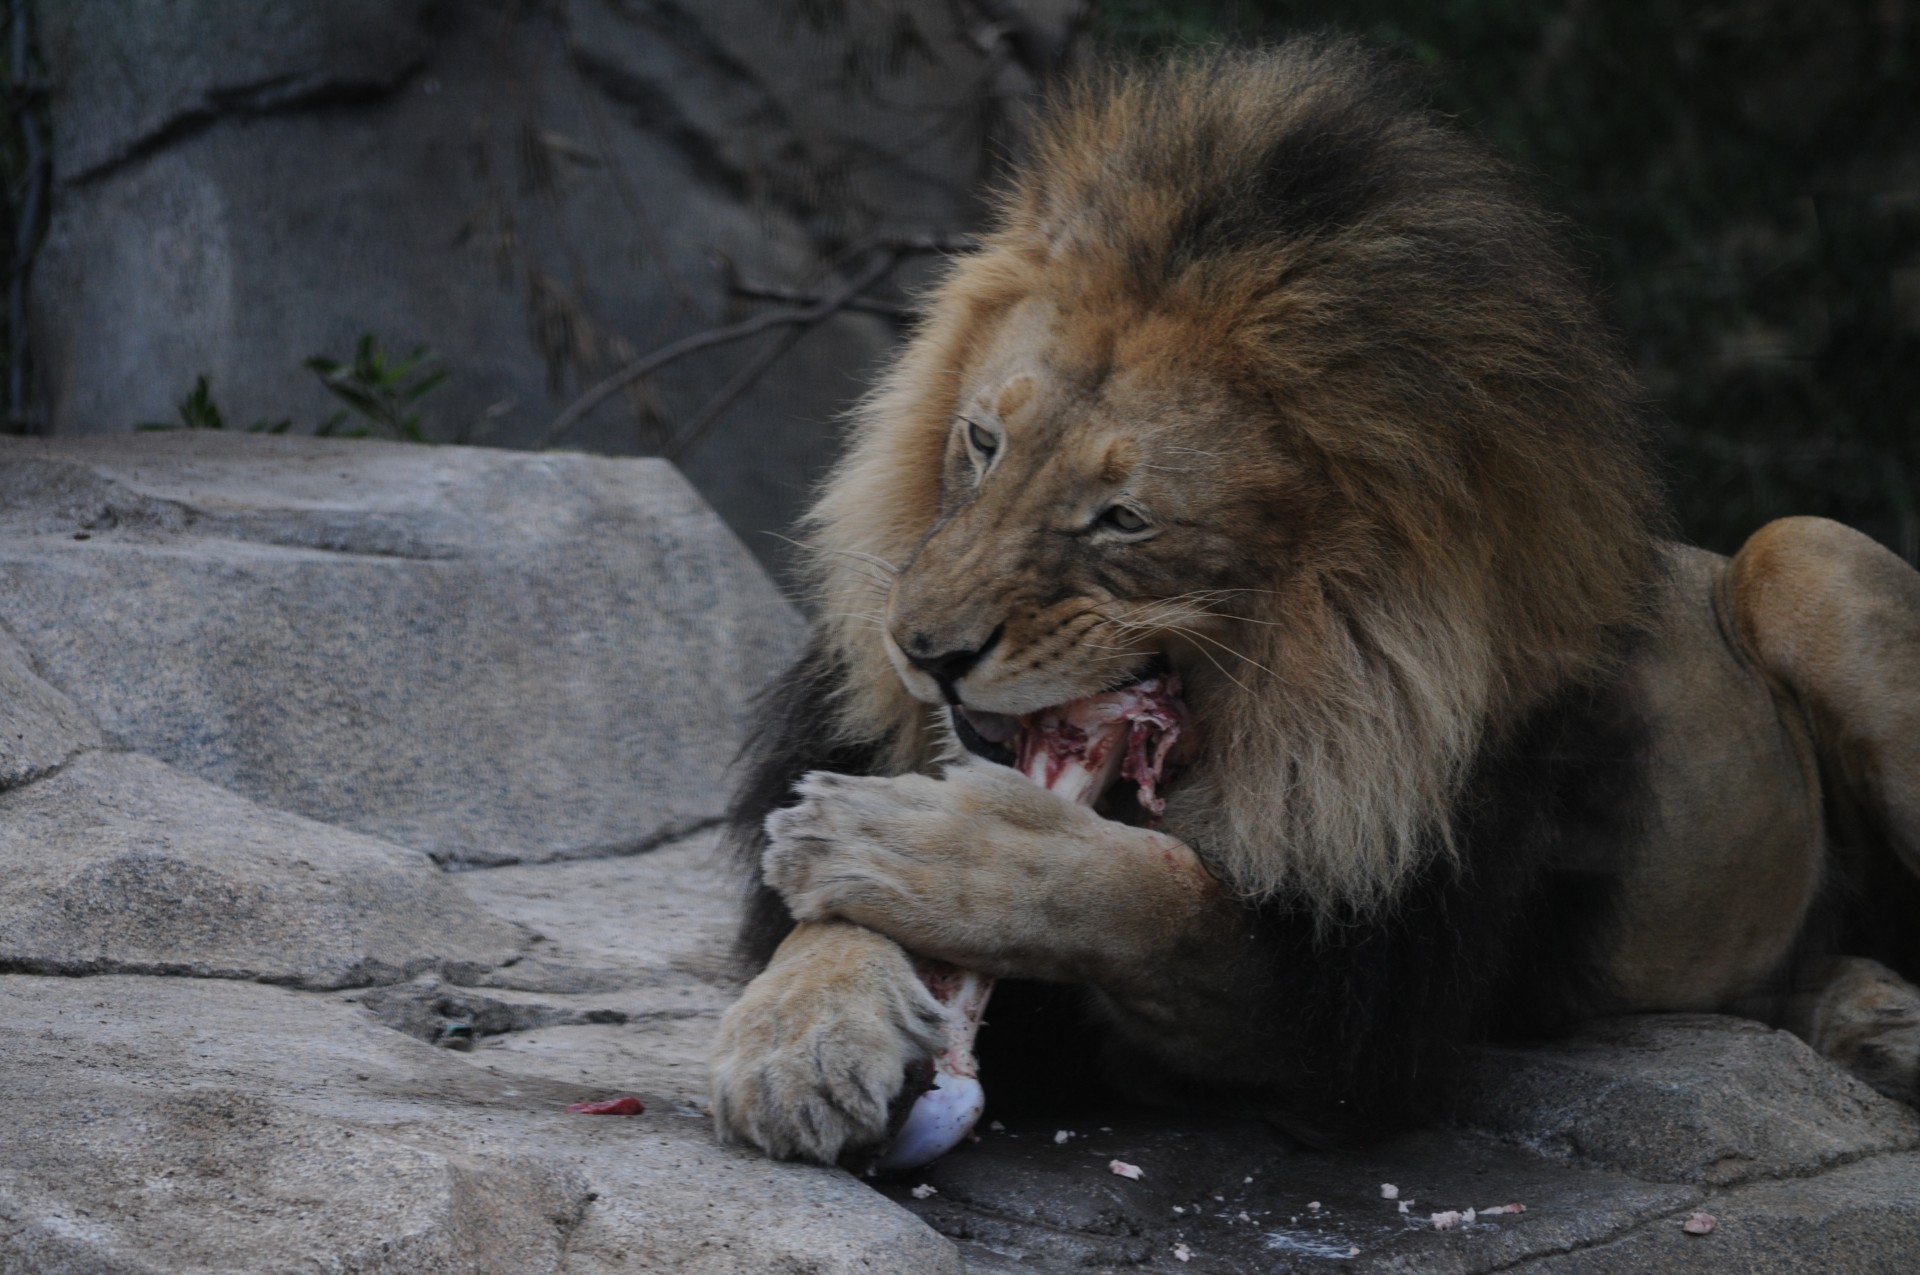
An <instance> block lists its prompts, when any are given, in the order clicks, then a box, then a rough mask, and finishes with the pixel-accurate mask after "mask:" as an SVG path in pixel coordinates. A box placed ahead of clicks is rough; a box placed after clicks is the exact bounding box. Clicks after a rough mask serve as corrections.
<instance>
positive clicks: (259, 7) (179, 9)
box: [41, 0, 427, 181]
mask: <svg viewBox="0 0 1920 1275" xmlns="http://www.w3.org/2000/svg"><path fill="white" fill-rule="evenodd" d="M49 8H50V9H51V10H52V11H51V12H50V13H49V14H48V15H47V17H48V19H50V20H49V21H46V22H45V23H44V25H43V28H42V37H41V38H42V39H43V41H44V42H45V45H46V54H47V57H48V59H49V61H50V62H51V63H52V64H53V65H55V66H58V67H60V68H62V70H63V72H64V74H63V75H62V76H61V78H59V79H58V80H56V82H55V84H54V89H53V91H54V94H55V96H56V99H57V101H58V104H59V109H58V110H57V111H55V112H54V114H53V158H54V164H55V165H56V169H55V175H56V176H57V177H59V178H61V179H63V180H66V181H73V180H76V179H81V180H84V179H85V178H86V177H87V176H88V175H89V174H93V173H97V172H98V171H99V170H101V169H102V168H105V167H107V166H110V165H112V164H114V163H116V162H119V161H122V160H125V159H126V158H127V157H128V156H130V155H133V154H135V153H136V152H138V151H139V150H140V148H142V147H144V146H151V145H153V144H154V143H155V142H156V141H157V140H159V139H163V138H165V137H167V136H169V135H172V134H177V133H179V132H181V131H183V130H185V129H188V128H191V127H193V126H195V125H197V124H203V123H206V122H209V121H211V120H212V119H215V118H218V117H219V116H221V115H223V114H240V113H246V112H253V111H263V110H274V109H286V108H287V107H290V106H293V105H296V104H301V103H312V102H316V101H317V100H318V99H321V98H323V97H326V96H329V95H331V96H333V97H335V98H338V97H341V96H352V95H355V94H366V93H377V92H379V91H381V90H384V89H386V88H389V87H391V86H392V85H393V84H394V83H395V82H396V81H397V80H399V79H400V77H401V76H403V75H404V74H405V73H406V72H407V71H408V69H409V68H410V67H411V66H412V65H413V64H415V63H417V62H418V61H419V60H420V59H421V57H422V56H423V55H424V52H425V41H424V39H423V37H424V35H425V32H424V31H423V30H422V28H421V22H420V18H421V14H422V11H423V10H425V9H426V8H427V5H426V4H425V3H424V2H423V0H413V2H412V3H396V2H395V0H329V3H327V4H326V5H324V6H320V5H302V4H273V3H260V2H259V0H148V2H147V3H143V4H134V5H113V6H108V5H99V4H86V3H62V4H58V5H52V6H49Z"/></svg>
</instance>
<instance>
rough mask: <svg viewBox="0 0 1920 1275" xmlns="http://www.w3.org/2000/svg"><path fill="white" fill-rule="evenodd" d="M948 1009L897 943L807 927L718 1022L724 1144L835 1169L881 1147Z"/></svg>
mask: <svg viewBox="0 0 1920 1275" xmlns="http://www.w3.org/2000/svg"><path fill="white" fill-rule="evenodd" d="M941 1017H942V1016H941V1009H940V1005H939V1002H937V1001H936V1000H935V999H934V998H933V995H932V993H930V992H929V991H928V990H927V988H926V986H925V985H924V984H923V983H922V982H921V981H920V978H919V976H918V975H917V974H916V973H915V972H914V968H913V963H912V961H911V959H910V958H909V957H908V956H907V954H906V953H905V952H903V951H902V950H901V949H900V948H899V947H898V946H897V945H895V944H894V943H892V942H891V941H889V940H887V939H884V938H882V937H880V936H879V935H877V934H873V933H872V932H870V931H866V930H861V929H858V928H857V927H854V926H850V925H841V924H833V925H803V926H802V927H800V929H799V930H797V931H796V932H795V934H794V936H793V937H792V938H790V939H789V940H788V943H787V945H786V946H783V947H782V949H781V952H780V954H778V955H776V957H775V959H774V963H773V964H772V965H770V966H769V967H768V968H767V970H766V972H765V973H763V974H761V975H760V977H759V978H756V979H755V980H753V982H752V983H750V984H748V985H747V989H746V992H745V993H744V994H743V995H742V996H741V998H740V1000H739V1001H738V1002H736V1003H735V1004H734V1006H733V1007H732V1008H731V1009H729V1010H728V1011H727V1013H726V1015H725V1016H724V1017H723V1018H722V1019H721V1020H720V1030H719V1033H718V1036H717V1037H716V1039H715V1042H714V1047H713V1050H712V1053H711V1055H710V1058H709V1064H710V1073H711V1076H712V1081H711V1092H712V1105H713V1119H714V1125H715V1128H716V1130H717V1131H718V1133H719V1135H720V1137H721V1139H722V1140H723V1141H726V1142H731V1143H736V1144H740V1145H745V1146H751V1147H755V1148H758V1149H759V1150H761V1151H763V1152H765V1153H766V1154H767V1155H770V1156H773V1157H774V1158H776V1159H783V1160H812V1161H816V1162H818V1163H821V1164H832V1163H833V1162H835V1161H836V1160H838V1159H840V1157H841V1156H843V1155H845V1154H847V1153H848V1152H856V1151H860V1150H863V1149H866V1148H875V1149H877V1148H878V1146H879V1144H880V1142H881V1141H882V1140H883V1139H884V1138H885V1137H886V1134H887V1121H888V1115H889V1111H890V1108H891V1107H892V1105H893V1102H894V1100H895V1098H896V1097H898V1096H899V1094H900V1092H901V1090H902V1089H903V1087H904V1086H905V1084H906V1080H907V1074H908V1070H909V1068H911V1067H913V1066H914V1065H916V1064H919V1063H923V1062H924V1061H925V1060H926V1059H927V1058H929V1057H931V1056H932V1055H933V1054H934V1053H935V1052H937V1051H938V1050H939V1048H940V1035H939V1033H940V1026H941Z"/></svg>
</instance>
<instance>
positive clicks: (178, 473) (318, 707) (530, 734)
mask: <svg viewBox="0 0 1920 1275" xmlns="http://www.w3.org/2000/svg"><path fill="white" fill-rule="evenodd" d="M0 494H3V495H4V497H5V499H4V503H0V623H3V624H4V625H5V626H6V627H7V629H8V630H9V631H10V632H11V633H12V634H13V635H14V637H15V638H16V639H17V640H18V642H19V643H20V645H21V646H22V647H24V648H25V649H26V650H27V651H28V652H29V653H30V655H31V656H32V658H33V660H34V661H35V663H36V666H37V667H38V669H39V672H40V675H41V676H42V677H43V678H44V679H45V680H47V681H48V682H50V683H51V684H52V685H53V686H54V687H56V688H57V689H59V690H60V691H61V692H63V693H64V694H65V695H67V696H68V697H70V698H71V699H72V700H74V701H75V702H76V703H78V704H79V705H80V706H81V707H82V708H83V709H84V710H85V711H86V712H87V713H89V714H90V715H91V716H92V718H93V719H94V720H95V721H97V722H98V723H99V724H100V726H101V727H102V729H103V730H104V732H105V734H106V736H107V738H108V739H110V740H111V741H112V742H113V743H114V744H115V745H116V746H118V747H122V748H128V749H135V750H138V751H141V752H145V753H148V754H150V755H152V756H155V757H158V758H161V759H162V760H164V761H166V762H168V763H169V764H171V765H174V766H177V767H179V768H180V769H182V770H185V771H187V772H189V773H191V774H194V775H196V776H198V777H200V778H203V779H206V780H208V781H210V782H213V783H218V784H223V785H226V786H229V787H231V788H233V789H234V790H235V791H237V792H239V793H241V794H243V795H246V796H249V797H253V798H255V799H256V800H259V801H261V802H264V803H266V804H269V805H274V806H278V807H281V808H283V809H287V810H292V811H295V812H298V813H301V814H306V815H309V816H311V817H314V818H319V819H324V820H328V821H331V822H335V823H339V824H343V825H345V826H347V827H350V828H353V829H355V830H357V831H361V832H365V833H368V834H370V835H374V836H379V837H384V838H387V839H390V840H393V841H397V842H399V843H401V844H403V845H407V846H410V847H414V848H417V849H423V850H426V851H428V852H429V853H431V854H432V855H434V856H435V857H437V858H440V859H443V860H453V861H462V862H513V861H518V860H537V859H551V858H563V857H573V856H583V855H595V854H605V853H610V852H616V851H630V850H633V849H637V848H641V847H644V846H646V845H649V844H652V843H654V842H656V841H658V840H660V839H662V838H665V837H670V836H674V835H678V834H679V833H682V832H685V831H687V830H689V829H692V828H695V827H698V826H700V825H701V824H702V823H704V822H708V821H711V820H713V819H715V818H716V817H717V816H718V815H719V814H720V812H721V810H722V808H723V803H724V788H725V779H724V776H725V772H726V768H727V765H728V764H729V763H730V761H731V760H732V758H733V755H734V752H735V751H736V750H737V748H738V747H739V742H740V737H741V730H742V723H743V721H744V712H745V707H746V704H747V702H748V701H749V699H750V698H751V695H752V693H753V692H754V691H755V690H756V689H757V688H758V687H760V686H761V685H763V684H764V683H765V682H766V681H768V680H769V679H771V678H772V677H773V676H775V675H776V674H777V673H778V672H779V671H780V670H782V669H784V668H785V667H786V665H787V664H788V663H789V662H790V660H791V659H792V657H793V655H794V654H795V652H796V648H797V643H798V641H799V624H798V621H797V619H796V618H795V617H794V615H793V613H792V612H791V610H790V609H789V608H788V607H787V605H786V603H784V602H783V601H781V599H780V598H779V596H778V595H777V593H776V592H775V591H774V590H773V589H772V587H771V586H770V585H769V584H768V582H767V581H766V579H765V578H764V576H763V575H762V574H761V573H760V571H759V570H758V568H757V567H756V566H755V565H754V563H753V561H752V559H751V558H750V557H749V556H748V555H747V554H746V553H745V552H744V551H743V550H742V549H741V548H740V546H739V544H738V543H737V542H736V541H734V540H733V539H732V538H731V537H730V536H728V535H727V534H726V532H725V530H724V529H723V528H722V527H721V526H720V524H719V523H718V521H717V520H716V519H715V518H714V517H713V515H712V513H711V512H710V511H709V510H707V509H706V508H705V507H704V506H703V505H702V504H701V503H700V501H699V498H698V497H697V496H695V495H694V493H693V492H692V491H691V490H690V489H689V488H688V487H687V486H686V484H685V483H684V482H683V481H682V480H681V479H680V478H679V477H678V475H677V474H675V473H674V472H673V470H672V469H671V468H670V467H669V466H667V465H665V464H663V463H660V462H657V461H606V460H594V459H590V458H587V457H579V456H563V455H546V456H527V455H524V454H516V453H506V452H490V451H482V450H475V449H455V448H421V447H415V446H411V445H403V444H387V443H380V442H375V441H371V440H353V441H332V440H321V439H297V438H265V437H251V436H244V435H226V434H217V433H208V432H201V433H195V434H150V435H138V436H135V437H133V438H117V439H111V438H96V439H62V440H51V441H27V440H4V441H0Z"/></svg>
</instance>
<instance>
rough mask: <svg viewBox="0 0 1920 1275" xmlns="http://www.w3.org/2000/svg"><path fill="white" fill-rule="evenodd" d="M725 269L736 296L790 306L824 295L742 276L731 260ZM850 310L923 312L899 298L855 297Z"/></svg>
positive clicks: (905, 315)
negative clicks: (784, 303)
mask: <svg viewBox="0 0 1920 1275" xmlns="http://www.w3.org/2000/svg"><path fill="white" fill-rule="evenodd" d="M723 268H724V269H725V270H726V272H727V291H728V292H730V293H732V294H733V295H734V296H736V297H751V298H752V299H753V300H755V301H784V302H786V303H787V304H788V305H806V306H810V305H818V304H820V301H821V294H820V293H818V292H807V291H805V290H804V289H801V288H788V287H785V286H783V285H781V284H777V283H756V282H754V281H753V280H751V279H742V278H741V277H740V276H739V275H738V274H737V273H735V271H734V267H733V263H732V262H727V263H726V265H725V266H724V267H723ZM847 309H849V310H861V311H864V312H866V313H867V314H879V315H884V316H886V317H887V318H889V319H902V320H905V319H912V318H915V317H916V316H918V315H919V313H920V312H919V311H918V310H916V309H914V307H912V306H909V305H902V304H901V303H900V302H898V301H883V300H881V299H880V298H879V297H855V298H853V300H851V301H849V302H847Z"/></svg>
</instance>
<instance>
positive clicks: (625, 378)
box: [534, 248, 900, 448]
mask: <svg viewBox="0 0 1920 1275" xmlns="http://www.w3.org/2000/svg"><path fill="white" fill-rule="evenodd" d="M899 259H900V252H899V250H896V249H892V248H887V249H883V250H882V251H880V252H879V253H878V254H876V255H875V256H874V258H873V260H872V261H870V262H868V263H867V265H866V268H865V269H863V270H861V271H860V272H859V273H858V274H856V275H854V276H853V277H852V278H851V279H849V280H847V282H846V283H844V284H842V285H841V286H840V287H838V288H836V289H835V290H834V291H832V292H830V293H828V294H827V295H826V296H823V297H821V298H820V299H819V301H817V302H816V303H815V304H813V305H809V306H804V307H802V308H800V309H798V310H769V311H768V312H766V313H765V314H756V315H754V316H753V317H752V318H750V319H742V320H741V321H740V322H738V323H732V324H728V325H727V326H726V327H723V328H712V329H709V330H708V331H705V332H695V333H694V334H693V335H691V336H686V337H682V338H680V339H679V340H678V341H675V342H672V343H671V344H669V345H664V346H661V347H660V348H659V349H657V350H655V351H654V352H653V353H651V354H647V355H644V356H642V357H640V358H638V359H635V360H634V361H633V362H631V363H629V364H627V365H626V366H625V367H623V368H621V369H620V370H619V371H617V372H615V373H613V374H612V375H611V376H608V377H606V378H605V379H603V380H601V381H600V383H599V384H597V385H595V386H594V387H593V388H592V389H590V390H588V391H587V392H586V393H585V394H582V395H581V396H580V397H579V398H577V399H575V400H574V401H573V403H572V404H571V405H569V406H568V407H567V409H566V410H565V411H563V412H561V413H560V414H559V415H558V416H556V417H554V418H553V421H552V423H550V424H549V425H548V426H547V428H546V429H545V431H543V432H542V433H541V435H540V437H539V439H538V440H536V441H535V443H534V447H535V448H540V447H545V446H547V445H548V444H549V443H551V442H552V440H553V439H555V438H557V437H558V436H560V435H561V434H563V433H565V432H566V431H567V430H569V429H571V428H573V426H575V425H576V424H578V423H579V422H580V420H581V418H582V417H584V416H586V414H587V413H588V412H591V411H592V410H593V409H594V408H596V407H598V406H600V404H602V403H604V402H606V400H607V399H609V398H611V397H613V396H614V395H615V394H617V393H619V392H620V391H621V390H622V389H624V388H625V387H626V386H628V385H631V384H633V382H635V381H637V380H639V379H640V378H641V377H643V376H646V375H647V374H649V373H651V372H656V371H658V370H659V369H661V368H663V367H665V366H666V365H667V364H669V363H672V362H673V361H674V360H676V359H682V358H685V357H686V356H687V355H689V354H693V353H696V352H697V351H700V350H706V349H711V348H713V347H714V346H716V345H729V344H731V343H733V342H735V341H744V340H746V339H747V338H748V337H750V336H756V335H758V334H759V333H761V332H765V331H767V330H768V329H770V328H777V327H785V326H788V325H791V324H801V325H810V324H815V323H819V322H821V321H822V320H825V319H829V318H832V317H833V316H834V315H835V314H838V313H839V312H840V311H842V310H844V309H846V308H847V305H848V303H849V302H851V301H852V300H853V299H854V298H855V297H857V296H859V295H860V294H861V293H863V292H865V291H866V290H867V289H868V288H871V287H872V286H873V285H874V284H876V283H878V282H879V281H880V280H881V279H882V278H884V277H885V276H886V274H887V272H888V271H890V270H892V269H893V267H894V265H895V264H896V263H897V262H898V261H899ZM689 433H691V431H689Z"/></svg>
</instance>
